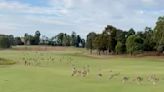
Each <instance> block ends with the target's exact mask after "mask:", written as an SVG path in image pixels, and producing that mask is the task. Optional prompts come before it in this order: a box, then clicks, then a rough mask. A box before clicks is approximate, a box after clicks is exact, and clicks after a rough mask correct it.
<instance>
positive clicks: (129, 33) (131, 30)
mask: <svg viewBox="0 0 164 92" xmlns="http://www.w3.org/2000/svg"><path fill="white" fill-rule="evenodd" d="M130 35H135V30H134V29H133V28H131V29H129V31H128V33H127V37H129V36H130Z"/></svg>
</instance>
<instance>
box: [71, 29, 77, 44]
mask: <svg viewBox="0 0 164 92" xmlns="http://www.w3.org/2000/svg"><path fill="white" fill-rule="evenodd" d="M76 38H77V35H76V33H75V32H72V34H71V46H76Z"/></svg>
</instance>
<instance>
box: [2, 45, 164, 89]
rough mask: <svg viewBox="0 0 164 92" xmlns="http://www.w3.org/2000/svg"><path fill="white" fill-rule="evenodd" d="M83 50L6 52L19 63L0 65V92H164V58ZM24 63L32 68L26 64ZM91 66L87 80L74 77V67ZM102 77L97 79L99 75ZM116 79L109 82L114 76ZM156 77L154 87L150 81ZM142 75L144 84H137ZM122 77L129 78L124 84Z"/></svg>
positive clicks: (6, 54) (6, 56)
mask: <svg viewBox="0 0 164 92" xmlns="http://www.w3.org/2000/svg"><path fill="white" fill-rule="evenodd" d="M84 52H86V51H85V50H83V49H73V48H67V49H65V50H61V51H60V50H58V51H55V50H52V51H26V50H19V51H18V50H3V51H0V58H5V59H9V60H12V61H15V62H17V63H16V64H14V65H0V92H164V58H163V57H138V58H137V57H133V58H132V57H131V58H128V57H123V56H109V57H103V58H102V57H97V56H89V55H86V54H84ZM25 61H27V62H28V63H29V65H25ZM86 66H89V73H88V75H87V76H86V77H82V76H80V75H76V76H71V74H72V71H73V67H76V68H77V69H83V68H84V67H86ZM100 73H101V74H102V76H98V74H100ZM118 73H119V75H117V76H115V77H113V78H111V79H110V76H111V75H113V74H118ZM153 74H154V75H156V76H157V77H158V78H159V81H157V82H156V84H155V85H154V84H153V83H152V82H151V81H149V80H148V78H149V76H151V75H153ZM137 76H141V77H142V78H143V81H142V82H141V83H139V84H138V82H137V81H135V78H136V77H137ZM123 77H128V78H129V79H128V80H127V81H126V82H125V83H123V82H122V79H123Z"/></svg>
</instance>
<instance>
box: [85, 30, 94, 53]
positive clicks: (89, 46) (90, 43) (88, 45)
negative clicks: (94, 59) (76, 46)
mask: <svg viewBox="0 0 164 92" xmlns="http://www.w3.org/2000/svg"><path fill="white" fill-rule="evenodd" d="M95 38H96V33H94V32H91V33H89V34H88V35H87V43H86V48H87V49H90V53H91V54H92V50H93V49H94V45H93V44H94V40H95Z"/></svg>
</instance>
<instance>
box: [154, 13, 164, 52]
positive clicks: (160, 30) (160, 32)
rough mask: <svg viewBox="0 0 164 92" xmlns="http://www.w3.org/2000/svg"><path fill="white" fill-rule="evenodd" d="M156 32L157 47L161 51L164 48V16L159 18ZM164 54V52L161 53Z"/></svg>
mask: <svg viewBox="0 0 164 92" xmlns="http://www.w3.org/2000/svg"><path fill="white" fill-rule="evenodd" d="M154 31H155V40H156V47H157V50H159V48H163V43H164V40H163V36H164V16H162V17H159V18H158V20H157V22H156V26H155V28H154ZM161 52H163V51H161Z"/></svg>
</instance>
